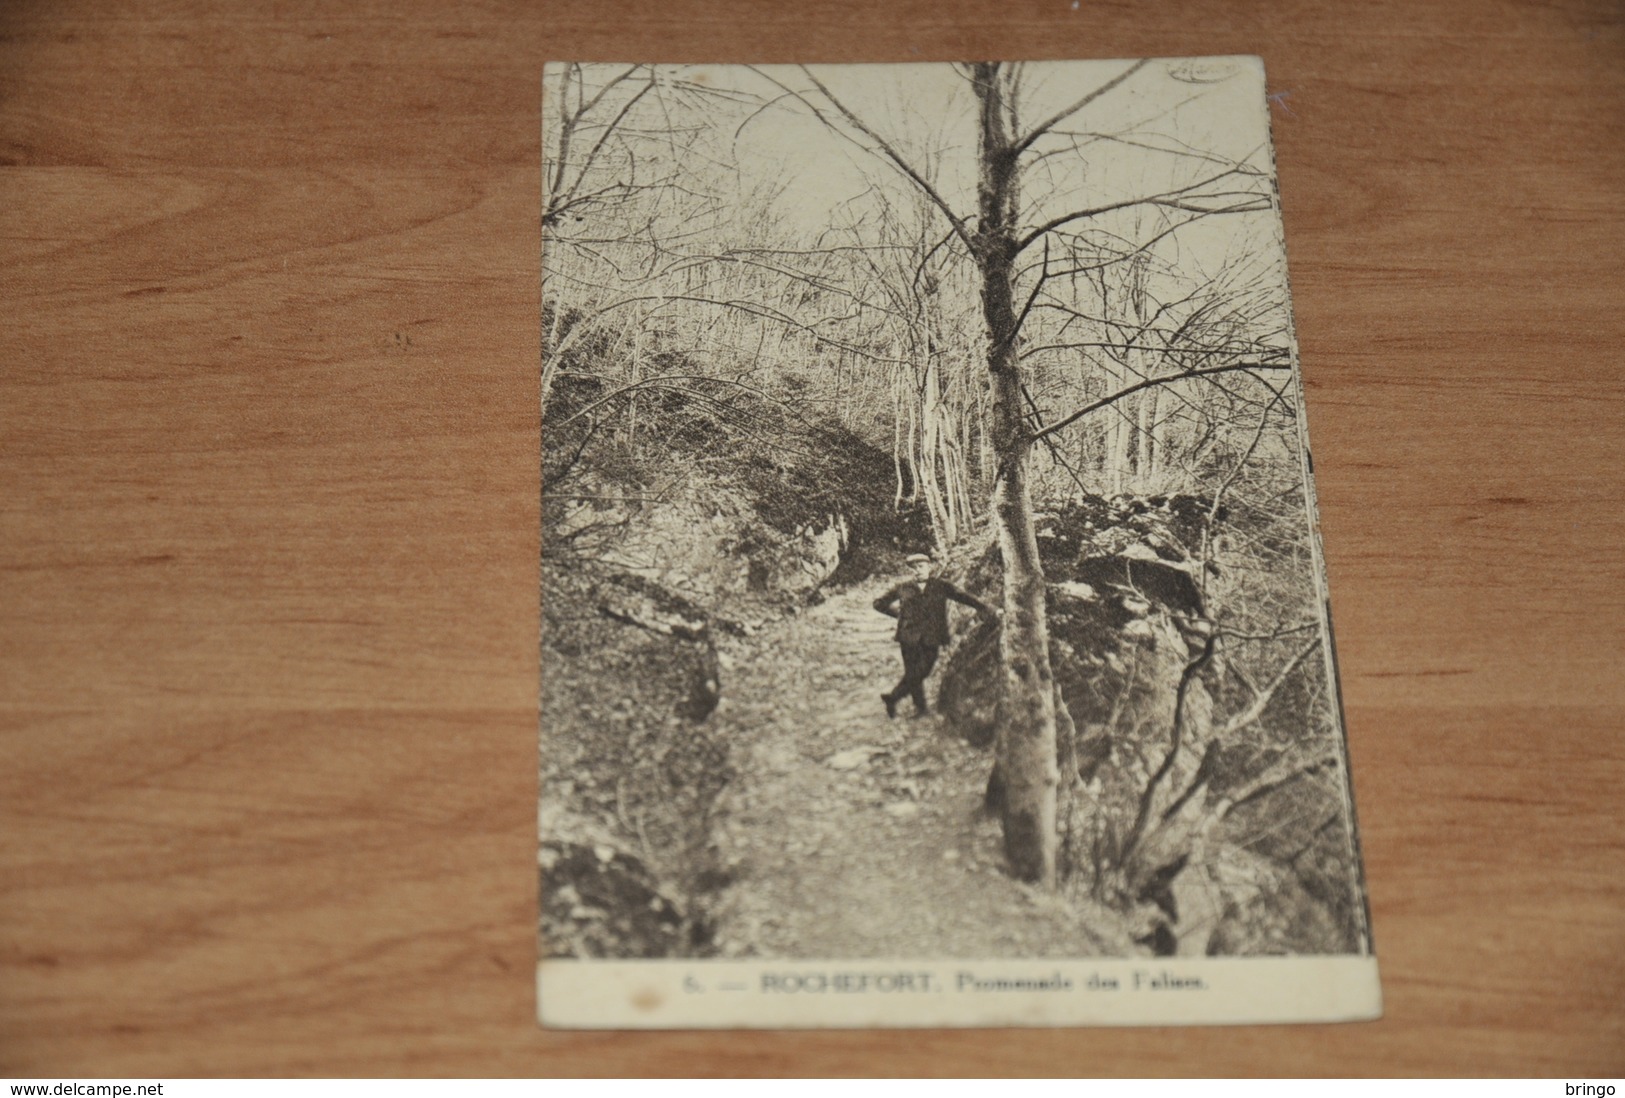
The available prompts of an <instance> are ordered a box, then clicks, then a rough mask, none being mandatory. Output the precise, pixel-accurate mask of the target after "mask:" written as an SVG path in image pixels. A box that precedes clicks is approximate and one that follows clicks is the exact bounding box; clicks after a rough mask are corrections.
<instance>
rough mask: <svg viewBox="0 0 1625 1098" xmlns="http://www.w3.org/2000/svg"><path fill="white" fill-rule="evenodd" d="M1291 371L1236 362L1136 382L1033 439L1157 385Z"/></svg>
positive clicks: (1284, 366) (1271, 364)
mask: <svg viewBox="0 0 1625 1098" xmlns="http://www.w3.org/2000/svg"><path fill="white" fill-rule="evenodd" d="M1290 369H1292V364H1291V363H1289V362H1236V363H1231V364H1230V365H1228V366H1206V367H1202V368H1200V369H1195V370H1182V371H1180V372H1179V373H1177V374H1169V375H1167V376H1166V377H1153V378H1148V379H1147V380H1145V381H1140V382H1136V383H1135V384H1133V385H1130V386H1128V387H1127V388H1124V389H1119V390H1118V391H1117V392H1115V393H1113V394H1111V395H1110V396H1105V397H1101V398H1100V399H1099V400H1096V401H1093V402H1091V403H1089V404H1085V405H1084V406H1083V407H1082V408H1079V409H1078V410H1077V411H1076V412H1073V413H1072V414H1071V415H1069V416H1067V417H1066V418H1065V419H1059V420H1056V421H1055V422H1054V423H1052V424H1050V425H1049V426H1048V427H1045V428H1044V429H1043V430H1042V431H1039V432H1038V433H1036V434H1034V435H1033V436H1032V438H1033V441H1037V440H1038V439H1041V438H1043V437H1045V436H1046V435H1053V434H1054V433H1055V432H1056V431H1059V430H1060V429H1061V428H1063V427H1065V426H1067V425H1068V424H1071V423H1075V422H1076V421H1078V420H1080V419H1082V418H1083V417H1084V416H1086V415H1088V414H1089V413H1090V412H1096V411H1099V410H1100V409H1102V408H1105V407H1107V406H1109V405H1112V404H1115V403H1117V402H1118V401H1119V400H1122V399H1123V398H1124V397H1126V396H1129V395H1131V394H1133V393H1138V392H1140V391H1141V390H1143V389H1150V388H1152V387H1154V386H1157V385H1167V384H1169V383H1170V382H1174V381H1183V380H1184V379H1185V378H1188V377H1207V376H1209V375H1211V374H1229V373H1235V372H1237V371H1240V370H1290Z"/></svg>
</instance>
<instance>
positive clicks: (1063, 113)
mask: <svg viewBox="0 0 1625 1098" xmlns="http://www.w3.org/2000/svg"><path fill="white" fill-rule="evenodd" d="M1150 63H1151V59H1150V58H1145V59H1142V60H1139V61H1136V62H1134V64H1132V65H1130V66H1129V67H1128V68H1127V69H1125V70H1123V72H1122V73H1120V74H1119V75H1117V76H1115V77H1113V78H1112V79H1110V80H1108V81H1106V83H1104V84H1102V85H1101V86H1100V87H1098V88H1096V89H1095V90H1094V91H1092V92H1090V93H1089V94H1088V95H1086V96H1084V97H1083V98H1082V99H1080V100H1078V101H1077V102H1076V103H1074V104H1072V105H1071V106H1070V107H1066V108H1064V109H1062V110H1060V111H1058V112H1057V113H1056V114H1054V115H1052V116H1051V117H1049V118H1047V119H1045V120H1044V121H1043V122H1040V123H1039V124H1038V125H1037V126H1035V127H1033V129H1032V131H1031V132H1029V133H1028V134H1027V136H1026V137H1023V138H1022V139H1021V140H1019V141H1017V142H1016V143H1015V144H1014V145H1012V146H1011V148H1010V152H1011V155H1013V156H1020V155H1021V154H1022V153H1024V152H1026V151H1027V149H1028V148H1029V147H1030V146H1031V145H1032V143H1033V142H1034V141H1037V140H1038V139H1039V138H1040V137H1043V136H1044V135H1045V134H1046V133H1048V132H1049V131H1050V130H1051V129H1053V128H1054V127H1055V126H1057V125H1059V124H1060V123H1061V122H1063V121H1065V120H1066V119H1068V118H1070V117H1072V116H1073V115H1074V114H1077V113H1078V112H1079V111H1081V110H1083V108H1085V107H1087V106H1088V105H1089V104H1090V103H1093V102H1094V101H1095V100H1096V99H1099V98H1100V97H1101V96H1103V95H1105V94H1106V93H1107V92H1109V91H1111V90H1112V89H1113V88H1115V87H1117V85H1119V84H1121V83H1122V82H1123V81H1125V80H1127V79H1128V78H1129V77H1131V76H1133V75H1134V74H1135V73H1137V72H1139V71H1140V70H1141V69H1143V68H1145V67H1146V66H1147V65H1149V64H1150Z"/></svg>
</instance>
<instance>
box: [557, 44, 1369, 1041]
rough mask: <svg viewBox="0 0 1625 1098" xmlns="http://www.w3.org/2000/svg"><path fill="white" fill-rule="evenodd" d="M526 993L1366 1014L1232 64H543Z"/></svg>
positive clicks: (883, 1013) (1298, 434)
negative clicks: (532, 858) (534, 695)
mask: <svg viewBox="0 0 1625 1098" xmlns="http://www.w3.org/2000/svg"><path fill="white" fill-rule="evenodd" d="M543 125H544V131H543V137H544V140H543V148H544V180H543V182H544V194H543V197H542V225H543V241H544V243H543V257H542V265H543V295H542V315H541V326H542V347H543V360H542V385H541V393H542V414H543V431H542V463H543V469H542V521H543V531H542V554H543V559H542V637H541V645H542V647H541V674H542V684H541V686H542V693H541V698H542V705H541V763H540V765H541V803H540V827H541V835H540V846H539V858H538V861H539V866H540V880H541V888H540V948H541V961H540V963H539V969H538V987H539V1003H540V1007H539V1011H540V1017H541V1020H542V1022H543V1023H544V1024H545V1025H549V1026H562V1027H795V1026H1025V1025H1033V1026H1060V1025H1138V1024H1154V1025H1163V1024H1235V1023H1248V1022H1294V1021H1303V1022H1307V1021H1335V1020H1353V1019H1361V1018H1373V1017H1376V1016H1378V1014H1379V1013H1380V1011H1381V999H1380V991H1379V985H1378V980H1377V967H1376V960H1375V957H1374V955H1373V952H1372V944H1371V930H1370V926H1369V917H1368V913H1367V904H1366V895H1365V883H1364V876H1363V871H1362V868H1361V863H1360V846H1359V838H1358V832H1357V828H1356V824H1355V815H1354V805H1353V797H1352V792H1351V786H1350V781H1349V773H1348V764H1347V753H1346V749H1345V732H1344V728H1343V720H1342V712H1341V705H1340V702H1339V695H1338V683H1337V673H1336V661H1335V658H1334V652H1333V646H1332V632H1331V618H1330V612H1329V607H1328V602H1327V595H1326V585H1325V573H1324V569H1323V566H1322V561H1321V550H1320V542H1319V533H1318V528H1317V525H1316V504H1315V494H1314V486H1313V481H1312V476H1311V470H1312V465H1311V461H1310V456H1309V447H1308V441H1307V433H1306V427H1305V421H1304V415H1305V409H1304V402H1303V389H1302V385H1301V383H1300V378H1299V372H1298V361H1297V350H1296V345H1295V342H1294V338H1293V331H1292V315H1291V307H1290V301H1289V298H1288V291H1287V272H1286V259H1285V250H1284V246H1283V242H1282V236H1281V216H1280V210H1279V207H1278V198H1277V192H1276V186H1275V168H1274V161H1273V153H1272V150H1271V145H1270V134H1269V114H1268V110H1267V103H1266V96H1265V84H1264V71H1263V66H1262V63H1261V62H1260V61H1259V60H1258V59H1257V58H1251V57H1206V58H1182V59H1153V60H1141V61H1088V62H1070V63H1060V62H1044V63H1031V64H1013V63H994V62H988V63H974V64H914V65H853V66H679V65H650V64H622V65H613V64H596V63H595V64H552V65H549V66H548V67H547V69H546V73H545V81H544V102H543Z"/></svg>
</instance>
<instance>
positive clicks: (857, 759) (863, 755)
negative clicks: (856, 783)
mask: <svg viewBox="0 0 1625 1098" xmlns="http://www.w3.org/2000/svg"><path fill="white" fill-rule="evenodd" d="M885 753H886V749H885V748H883V747H876V746H875V745H873V744H867V743H866V744H864V745H863V746H861V747H852V748H848V749H847V750H845V751H838V752H836V753H835V754H833V755H831V756H830V757H829V758H828V759H826V760H824V764H825V765H826V766H828V767H829V768H830V769H831V770H856V769H857V768H858V767H860V766H863V765H864V764H865V763H867V762H868V761H869V760H870V759H872V758H874V757H875V756H876V755H883V754H885Z"/></svg>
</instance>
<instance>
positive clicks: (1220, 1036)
mask: <svg viewBox="0 0 1625 1098" xmlns="http://www.w3.org/2000/svg"><path fill="white" fill-rule="evenodd" d="M256 7H258V8H260V9H263V10H258V11H256V10H255V8H256ZM113 10H114V7H113V6H111V5H93V4H90V3H85V2H81V0H58V2H54V3H26V2H23V0H13V2H11V3H9V4H7V5H5V6H4V7H3V8H0V240H3V244H0V248H3V251H0V287H3V294H4V300H5V302H6V306H7V309H6V315H5V324H4V339H3V342H0V347H3V350H0V363H3V371H0V1075H5V1074H9V1075H13V1076H51V1077H54V1078H61V1077H83V1076H94V1075H108V1074H113V1075H123V1076H135V1077H145V1076H160V1077H164V1076H186V1075H195V1074H223V1075H284V1074H339V1075H344V1074H362V1075H376V1074H403V1073H404V1074H434V1075H441V1074H448V1075H462V1074H466V1075H486V1074H524V1075H563V1074H634V1075H641V1074H730V1075H732V1074H797V1075H804V1074H815V1075H816V1074H831V1075H850V1074H911V1075H912V1074H928V1075H936V1074H1000V1075H1096V1074H1142V1075H1162V1074H1197V1075H1230V1074H1294V1075H1297V1074H1305V1075H1315V1074H1323V1073H1324V1074H1368V1073H1375V1074H1479V1073H1487V1074H1499V1075H1507V1074H1510V1075H1529V1074H1533V1075H1552V1076H1560V1077H1568V1078H1570V1079H1583V1078H1587V1077H1591V1078H1594V1077H1596V1076H1597V1075H1599V1074H1604V1075H1607V1074H1612V1075H1619V1074H1622V1073H1625V812H1622V810H1621V796H1622V793H1625V736H1622V726H1625V674H1622V671H1625V656H1622V653H1625V553H1622V550H1621V543H1622V542H1625V503H1622V500H1625V463H1622V454H1621V438H1622V427H1621V424H1622V422H1625V369H1622V367H1625V354H1622V351H1621V345H1622V341H1625V319H1622V317H1625V309H1622V306H1625V301H1622V293H1621V291H1622V288H1625V259H1622V257H1625V215H1622V212H1621V210H1622V206H1625V183H1622V181H1625V20H1622V12H1621V8H1620V6H1619V4H1617V3H1608V2H1596V3H1585V2H1560V3H1549V4H1526V5H1515V4H1507V3H1482V4H1481V3H1471V2H1468V0H1461V2H1458V3H1431V4H1410V3H1401V2H1397V0H1392V2H1387V3H1371V4H1361V5H1345V4H1339V3H1331V2H1328V0H1299V2H1294V0H1286V2H1279V0H1278V2H1275V3H1262V2H1243V0H1207V2H1200V3H1190V4H1183V5H1180V4H1170V5H1163V6H1155V7H1153V6H1149V5H1139V4H1129V3H1121V2H1117V3H1111V2H1105V0H1081V2H1077V0H1046V2H1044V3H1037V2H1031V0H1024V2H1017V3H1010V4H1002V3H998V4H995V3H986V2H984V3H974V2H971V0H933V2H930V3H926V2H922V0H906V2H905V0H895V2H891V0H880V2H869V0H810V2H808V3H803V4H798V5H777V4H769V3H761V4H754V5H753V4H749V3H745V2H743V0H738V2H727V0H665V2H662V3H655V2H652V0H651V2H638V0H620V2H606V3H601V4H593V3H576V4H565V3H547V4H543V5H542V6H540V7H539V8H533V7H531V6H529V5H519V4H515V5H513V6H512V7H511V8H510V7H509V6H506V5H502V4H498V3H488V4H481V5H478V6H473V5H440V4H435V3H429V2H426V0H424V2H416V3H400V4H382V3H374V2H362V3H352V4H339V3H328V2H322V0H290V2H288V3H281V4H274V5H273V4H267V5H257V6H256V5H248V4H233V3H225V2H220V3H207V2H199V3H183V2H180V0H175V2H152V3H136V4H128V5H122V6H120V8H119V10H118V13H117V14H112V12H113ZM1196 53H1257V54H1261V55H1262V56H1263V57H1264V58H1265V60H1266V63H1267V65H1268V71H1269V79H1270V86H1271V89H1272V91H1273V92H1275V93H1278V98H1277V105H1276V108H1275V110H1274V111H1273V114H1274V126H1275V138H1276V143H1277V157H1278V162H1279V166H1280V180H1281V192H1282V196H1283V201H1284V204H1285V211H1286V227H1287V239H1288V252H1289V256H1290V262H1291V267H1292V276H1293V288H1294V291H1295V296H1296V303H1297V317H1298V325H1299V339H1300V343H1301V347H1302V352H1303V363H1304V367H1303V368H1304V377H1305V381H1306V384H1307V389H1308V395H1309V402H1310V404H1309V417H1310V424H1311V430H1312V437H1313V440H1314V443H1315V457H1316V463H1315V464H1316V471H1317V474H1318V481H1319V490H1320V498H1321V505H1322V512H1323V520H1324V528H1325V540H1326V550H1327V556H1328V561H1329V570H1330V575H1331V581H1332V592H1333V604H1334V607H1335V609H1336V615H1337V625H1338V635H1339V649H1340V657H1341V662H1342V671H1343V676H1344V680H1343V685H1344V689H1345V692H1346V700H1347V708H1348V720H1349V730H1350V743H1351V750H1352V765H1353V772H1354V783H1355V790H1356V794H1357V797H1358V807H1359V812H1360V822H1361V824H1362V828H1363V835H1364V842H1365V857H1366V868H1367V872H1368V875H1369V880H1370V890H1371V902H1372V913H1373V919H1374V927H1375V934H1376V943H1377V950H1378V955H1379V957H1380V960H1381V964H1382V972H1383V976H1384V986H1385V991H1386V996H1387V1015H1386V1017H1385V1018H1384V1019H1383V1020H1382V1021H1381V1022H1377V1023H1368V1024H1360V1025H1349V1026H1316V1027H1266V1028H1246V1029H1234V1030H1223V1029H1219V1030H1215V1029H1207V1030H1190V1031H1178V1030H1168V1029H1163V1030H1126V1031H1076V1030H1062V1031H1033V1030H1027V1031H983V1032H973V1033H961V1032H946V1031H929V1032H923V1033H914V1034H897V1033H876V1032H825V1033H761V1034H714V1035H706V1034H698V1033H667V1034H569V1033H550V1032H542V1031H540V1030H539V1029H538V1028H537V1027H536V1025H535V1024H534V1022H533V1021H532V1017H533V992H532V965H533V963H534V960H535V947H534V944H533V925H534V908H535V883H534V880H533V873H534V866H535V849H534V841H533V833H534V826H535V825H534V821H535V805H534V797H535V783H536V745H535V730H536V698H537V594H536V592H537V525H538V519H537V495H538V470H537V465H538V424H537V419H538V417H537V402H538V354H539V347H538V331H537V329H538V324H537V313H538V307H539V301H538V298H539V289H538V274H537V270H538V251H539V224H538V219H539V191H540V185H541V184H540V168H539V162H538V161H539V149H538V146H539V130H540V119H539V96H540V73H541V65H542V62H543V60H544V59H547V58H564V59H568V58H578V59H600V60H668V61H679V60H756V61H769V60H781V61H788V60H817V61H842V60H854V61H856V60H928V59H938V60H940V59H972V58H981V57H1000V58H1007V57H1008V58H1016V57H1032V58H1059V57H1130V56H1140V55H1147V54H1162V55H1169V54H1196Z"/></svg>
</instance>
